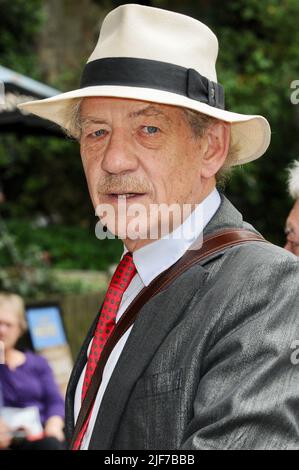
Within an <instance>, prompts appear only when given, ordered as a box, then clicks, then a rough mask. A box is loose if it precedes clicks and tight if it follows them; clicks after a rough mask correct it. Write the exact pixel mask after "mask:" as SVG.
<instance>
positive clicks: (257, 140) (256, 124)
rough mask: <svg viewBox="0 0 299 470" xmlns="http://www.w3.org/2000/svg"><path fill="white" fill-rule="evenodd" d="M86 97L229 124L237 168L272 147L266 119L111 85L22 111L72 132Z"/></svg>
mask: <svg viewBox="0 0 299 470" xmlns="http://www.w3.org/2000/svg"><path fill="white" fill-rule="evenodd" d="M86 97H112V98H127V99H134V100H140V101H149V102H154V103H160V104H167V105H172V106H180V107H184V108H188V109H192V110H194V111H198V112H200V113H203V114H206V115H208V116H211V117H214V118H217V119H220V120H223V121H225V122H229V123H231V124H232V126H231V138H232V142H233V143H234V144H236V145H237V146H238V155H237V158H236V160H235V161H234V162H233V165H240V164H244V163H248V162H250V161H253V160H256V159H257V158H259V157H261V156H262V155H263V154H264V153H265V152H266V150H267V148H268V146H269V144H270V139H271V130H270V125H269V123H268V121H267V120H266V119H265V118H264V117H263V116H259V115H246V114H239V113H234V112H231V111H226V110H223V109H219V108H215V107H213V106H209V105H208V104H205V103H201V102H200V101H196V100H192V99H190V98H187V97H185V96H183V95H179V94H176V93H171V92H168V91H164V90H156V89H152V88H139V87H129V86H108V85H105V86H103V85H101V86H92V87H86V88H80V89H78V90H74V91H69V92H66V93H61V94H59V95H56V96H53V97H51V98H46V99H43V100H37V101H29V102H27V103H22V104H19V105H18V107H19V108H20V109H21V110H22V111H25V112H29V113H33V114H35V115H37V116H39V117H41V118H44V119H48V120H49V121H52V122H55V123H56V124H58V125H59V126H61V127H62V128H64V129H66V130H67V131H69V132H71V119H70V109H71V106H72V105H74V102H76V101H78V100H80V99H82V98H86Z"/></svg>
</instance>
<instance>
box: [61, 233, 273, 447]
mask: <svg viewBox="0 0 299 470" xmlns="http://www.w3.org/2000/svg"><path fill="white" fill-rule="evenodd" d="M250 241H258V242H267V241H266V240H265V239H264V238H263V237H262V236H261V235H258V234H257V233H254V232H251V231H249V230H245V229H228V230H225V231H221V232H216V233H214V234H212V235H210V236H207V237H206V238H204V240H203V243H202V245H201V247H200V248H199V249H192V250H188V251H187V252H186V253H185V254H184V255H183V256H182V258H180V259H179V260H178V261H177V262H176V263H175V264H173V265H172V266H171V267H170V268H168V269H167V270H166V271H164V272H162V273H161V274H160V275H159V276H157V277H156V278H155V279H153V281H152V282H151V283H150V284H149V285H148V286H147V287H144V288H143V289H142V290H141V291H140V292H139V294H138V295H137V296H136V297H135V299H134V300H133V301H132V302H131V304H130V305H129V307H128V308H127V309H126V311H125V312H124V313H123V314H122V316H121V318H120V320H119V321H118V323H117V324H116V326H115V328H114V330H113V332H112V333H111V335H110V336H109V338H108V340H107V342H106V344H105V347H104V349H103V351H102V353H101V357H100V360H99V362H98V364H97V367H96V369H95V371H94V374H93V377H92V380H91V382H90V386H89V388H88V391H87V394H86V396H85V399H84V401H83V403H82V406H81V409H80V412H79V416H78V419H77V422H76V426H75V431H74V435H73V437H72V441H71V444H70V448H72V447H73V445H74V443H75V441H76V438H77V436H78V434H79V432H80V429H81V428H82V426H83V424H84V422H85V420H86V419H87V417H88V415H89V413H90V410H91V408H92V406H93V403H94V401H95V398H96V395H97V392H98V389H99V386H100V384H101V381H102V374H103V370H104V367H105V365H106V362H107V360H108V357H109V355H110V353H111V351H112V350H113V348H114V346H115V345H116V343H117V342H118V340H119V339H120V338H121V337H122V335H123V334H124V333H125V332H126V331H127V330H128V329H129V328H130V326H131V325H132V324H133V323H134V321H135V318H136V316H137V315H138V312H139V311H140V309H141V308H142V307H143V306H144V305H145V304H146V303H147V302H148V301H149V299H150V298H152V297H153V296H154V295H156V294H158V292H160V291H162V290H163V289H164V288H165V287H166V286H168V285H169V284H170V283H171V282H173V281H174V279H176V278H177V277H178V276H180V275H181V274H182V273H183V272H184V271H186V270H187V269H189V268H190V267H191V266H193V265H194V264H196V263H198V262H200V261H202V260H203V259H207V258H209V257H210V256H212V255H215V254H217V253H220V252H221V251H223V250H225V249H227V248H230V247H232V246H235V245H240V244H243V243H246V242H250Z"/></svg>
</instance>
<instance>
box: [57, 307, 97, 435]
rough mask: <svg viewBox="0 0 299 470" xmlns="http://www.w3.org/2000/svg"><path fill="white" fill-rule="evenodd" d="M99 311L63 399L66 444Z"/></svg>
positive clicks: (73, 426) (73, 423)
mask: <svg viewBox="0 0 299 470" xmlns="http://www.w3.org/2000/svg"><path fill="white" fill-rule="evenodd" d="M101 310H102V307H101V308H100V310H99V312H98V314H97V315H96V318H95V319H94V321H93V323H92V325H91V327H90V329H89V331H88V333H87V336H86V338H85V340H84V343H83V345H82V347H81V349H80V351H79V354H78V356H77V359H76V361H75V364H74V367H73V370H72V373H71V376H70V379H69V382H68V386H67V390H66V397H65V434H66V440H67V441H68V442H70V441H71V438H72V434H73V432H74V428H75V420H74V402H75V392H76V387H77V384H78V381H79V379H80V375H81V373H82V370H83V369H84V366H85V364H86V358H87V350H88V346H89V343H90V341H91V339H92V337H93V335H94V330H95V328H96V325H97V322H98V317H99V314H100V312H101Z"/></svg>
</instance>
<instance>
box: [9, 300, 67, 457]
mask: <svg viewBox="0 0 299 470" xmlns="http://www.w3.org/2000/svg"><path fill="white" fill-rule="evenodd" d="M26 329H27V324H26V319H25V309H24V302H23V300H22V298H21V297H20V296H18V295H15V294H10V293H1V292H0V341H1V342H2V343H3V346H4V364H0V383H1V389H2V400H3V406H4V407H13V408H22V409H24V408H27V407H32V406H35V407H37V408H38V410H39V415H40V421H41V424H42V427H43V435H42V437H41V439H39V440H36V441H35V442H34V443H33V442H28V441H27V442H26V439H25V440H24V441H23V443H22V445H25V447H26V446H27V445H30V446H32V445H33V444H34V447H35V448H38V449H44V448H46V449H53V450H54V449H63V447H64V444H63V443H64V432H63V429H64V400H63V398H62V396H61V395H60V392H59V389H58V386H57V384H56V383H55V381H54V377H53V373H52V370H51V369H50V366H49V364H48V362H47V361H46V359H45V358H43V357H41V356H38V355H37V354H35V353H33V352H31V351H26V352H22V351H19V350H18V349H16V344H17V341H18V340H19V338H20V337H21V336H22V335H23V333H24V332H25V331H26ZM0 414H1V413H0ZM6 424H7V425H8V426H9V423H6ZM0 425H1V423H0ZM4 431H5V430H4ZM4 434H5V432H4ZM4 437H5V436H4Z"/></svg>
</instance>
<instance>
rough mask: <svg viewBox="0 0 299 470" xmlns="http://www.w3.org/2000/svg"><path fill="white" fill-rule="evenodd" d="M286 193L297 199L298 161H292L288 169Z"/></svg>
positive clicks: (298, 181)
mask: <svg viewBox="0 0 299 470" xmlns="http://www.w3.org/2000/svg"><path fill="white" fill-rule="evenodd" d="M288 191H289V194H290V196H291V198H293V199H295V200H296V199H298V198H299V161H298V160H294V161H293V163H292V164H291V166H290V167H289V168H288Z"/></svg>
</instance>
